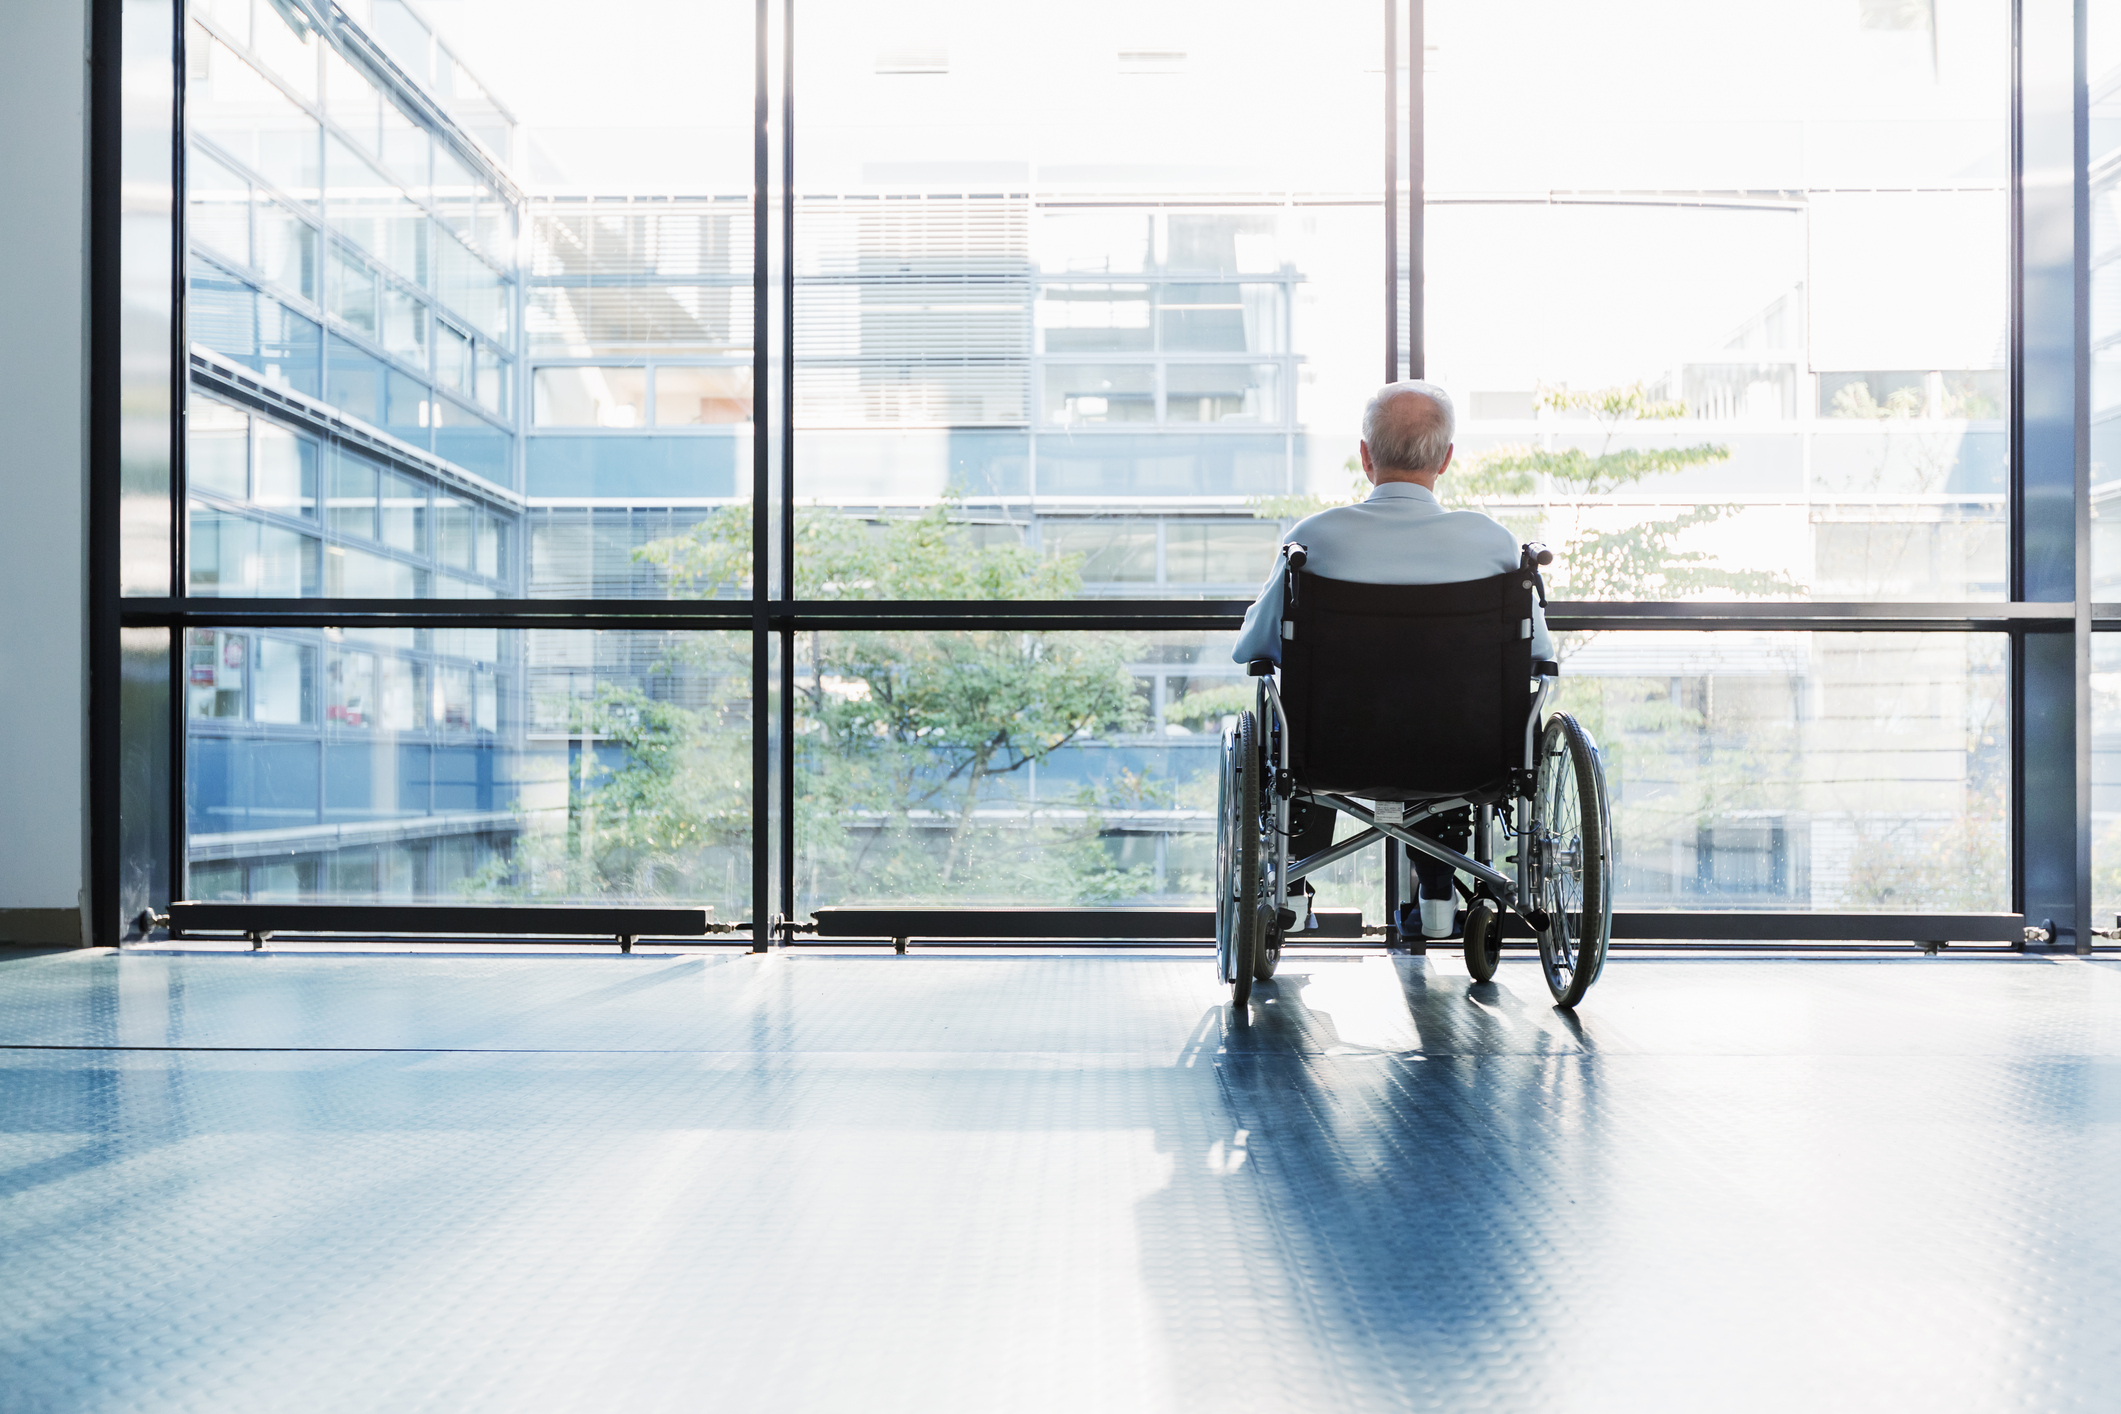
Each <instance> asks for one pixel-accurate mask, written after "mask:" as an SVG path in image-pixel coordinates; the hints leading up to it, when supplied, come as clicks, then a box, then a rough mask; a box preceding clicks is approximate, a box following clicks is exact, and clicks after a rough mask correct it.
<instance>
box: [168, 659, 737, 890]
mask: <svg viewBox="0 0 2121 1414" xmlns="http://www.w3.org/2000/svg"><path fill="white" fill-rule="evenodd" d="M185 661H186V684H187V686H186V691H187V694H188V699H187V708H186V748H187V768H186V774H185V789H186V799H185V814H186V819H187V822H188V825H189V838H188V844H187V849H186V858H187V862H188V865H189V872H190V881H191V887H190V890H189V893H190V896H191V897H195V898H231V899H241V898H298V899H303V900H309V901H317V900H326V899H331V900H344V901H349V902H382V901H433V902H438V903H465V902H510V901H524V902H528V901H536V902H569V901H581V902H629V901H639V902H682V903H692V904H705V905H708V906H710V907H712V908H713V909H714V910H715V916H716V917H718V918H720V919H723V920H734V919H741V918H745V917H748V916H749V912H750V908H749V902H748V893H749V887H750V880H751V868H750V863H749V850H750V818H751V798H750V791H751V747H750V737H749V730H750V722H751V708H750V701H749V693H750V687H749V682H750V664H751V646H750V638H749V635H748V634H697V633H695V634H676V633H591V632H572V631H547V630H507V631H502V630H494V629H454V630H424V629H423V630H410V629H402V630H401V629H382V630H353V629H348V630H344V631H328V630H327V631H311V632H303V631H288V632H243V633H237V632H215V631H210V630H194V631H192V632H190V633H189V634H188V636H187V644H186V660H185Z"/></svg>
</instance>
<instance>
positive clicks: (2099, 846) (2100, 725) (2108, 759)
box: [2091, 33, 2121, 927]
mask: <svg viewBox="0 0 2121 1414" xmlns="http://www.w3.org/2000/svg"><path fill="white" fill-rule="evenodd" d="M2115 37H2116V39H2117V40H2121V33H2117V34H2116V36H2115ZM2091 686H2092V922H2093V923H2094V925H2096V926H2099V927H2104V926H2106V922H2107V920H2108V919H2110V918H2112V919H2116V920H2121V634H2115V633H2096V634H2093V635H2092V683H2091Z"/></svg>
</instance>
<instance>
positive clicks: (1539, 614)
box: [1532, 594, 1554, 663]
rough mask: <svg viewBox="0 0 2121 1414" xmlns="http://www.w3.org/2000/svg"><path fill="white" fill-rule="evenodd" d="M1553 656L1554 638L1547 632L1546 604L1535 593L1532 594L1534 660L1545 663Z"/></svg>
mask: <svg viewBox="0 0 2121 1414" xmlns="http://www.w3.org/2000/svg"><path fill="white" fill-rule="evenodd" d="M1553 656H1554V639H1553V636H1552V635H1551V634H1549V633H1548V632H1547V609H1546V605H1544V604H1542V603H1540V602H1539V596H1538V595H1536V594H1535V595H1533V596H1532V661H1533V662H1535V663H1543V662H1546V661H1548V660H1550V659H1552V658H1553Z"/></svg>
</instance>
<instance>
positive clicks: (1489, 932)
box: [1465, 899, 1502, 982]
mask: <svg viewBox="0 0 2121 1414" xmlns="http://www.w3.org/2000/svg"><path fill="white" fill-rule="evenodd" d="M1465 943H1466V973H1467V975H1469V976H1470V977H1472V979H1473V980H1474V981H1475V982H1492V981H1494V980H1495V967H1496V964H1498V963H1500V962H1501V961H1502V913H1501V912H1500V910H1498V909H1497V908H1496V907H1495V905H1494V904H1492V903H1489V902H1488V901H1487V900H1486V899H1482V900H1480V902H1478V903H1476V904H1474V905H1473V906H1472V907H1471V908H1470V909H1468V910H1466V927H1465Z"/></svg>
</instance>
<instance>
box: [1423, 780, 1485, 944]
mask: <svg viewBox="0 0 2121 1414" xmlns="http://www.w3.org/2000/svg"><path fill="white" fill-rule="evenodd" d="M1415 833H1416V834H1418V835H1422V836H1424V837H1426V838H1428V839H1432V840H1434V841H1436V843H1438V844H1440V845H1443V846H1444V847H1445V848H1447V849H1455V850H1457V851H1458V852H1459V853H1460V854H1464V853H1465V852H1466V845H1467V844H1468V842H1470V841H1471V839H1472V837H1473V817H1472V812H1471V811H1470V810H1449V811H1445V812H1444V813H1443V814H1441V815H1438V816H1435V817H1433V818H1431V819H1428V820H1424V821H1422V823H1421V828H1420V829H1418V830H1416V831H1415ZM1407 852H1408V853H1409V854H1411V855H1413V856H1414V874H1415V877H1416V878H1418V879H1420V880H1421V885H1420V887H1419V888H1418V889H1417V890H1416V891H1415V892H1417V893H1418V894H1420V896H1421V934H1422V936H1423V937H1425V938H1448V937H1450V936H1451V934H1452V933H1453V932H1454V931H1455V929H1456V924H1457V917H1458V897H1457V891H1456V890H1455V889H1453V888H1452V887H1451V877H1452V870H1451V866H1450V865H1448V864H1446V863H1444V862H1443V861H1442V860H1440V859H1431V858H1430V857H1429V856H1428V855H1426V854H1423V853H1421V852H1420V851H1419V850H1408V851H1407Z"/></svg>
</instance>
